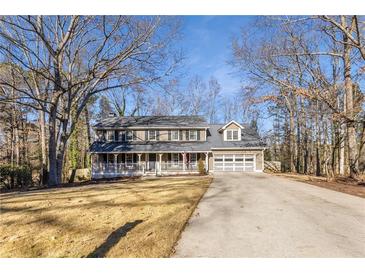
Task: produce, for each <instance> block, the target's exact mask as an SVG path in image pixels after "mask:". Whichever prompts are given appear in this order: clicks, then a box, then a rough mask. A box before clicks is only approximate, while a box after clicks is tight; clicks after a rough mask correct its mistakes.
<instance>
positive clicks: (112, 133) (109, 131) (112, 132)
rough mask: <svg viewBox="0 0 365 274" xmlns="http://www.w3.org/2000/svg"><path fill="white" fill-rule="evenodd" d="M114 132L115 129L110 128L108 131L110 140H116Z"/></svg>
mask: <svg viewBox="0 0 365 274" xmlns="http://www.w3.org/2000/svg"><path fill="white" fill-rule="evenodd" d="M114 134H115V131H114V130H108V131H107V140H108V141H109V142H111V141H114Z"/></svg>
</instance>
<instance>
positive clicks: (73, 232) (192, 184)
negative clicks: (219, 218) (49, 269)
mask: <svg viewBox="0 0 365 274" xmlns="http://www.w3.org/2000/svg"><path fill="white" fill-rule="evenodd" d="M210 181H211V178H209V177H198V176H196V177H175V178H168V177H165V178H156V179H153V178H151V179H145V180H135V181H129V182H118V183H112V184H110V183H109V184H108V183H103V184H96V185H88V186H81V187H70V188H60V189H50V190H42V191H34V192H27V193H11V194H2V195H0V198H1V207H0V210H1V211H0V217H1V221H0V257H167V256H169V255H170V253H171V251H172V248H173V246H174V244H175V243H176V241H177V240H178V238H179V235H180V233H181V230H182V229H183V228H184V225H185V223H186V222H187V220H188V218H189V217H190V215H191V214H192V212H193V210H194V209H195V207H196V205H197V203H198V201H199V200H200V198H201V197H202V195H203V194H204V193H205V191H206V189H207V187H208V186H209V183H210Z"/></svg>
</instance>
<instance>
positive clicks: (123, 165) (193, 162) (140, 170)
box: [91, 152, 208, 178]
mask: <svg viewBox="0 0 365 274" xmlns="http://www.w3.org/2000/svg"><path fill="white" fill-rule="evenodd" d="M200 159H201V160H203V161H204V166H205V170H206V171H207V172H208V152H168V153H166V152H163V153H156V152H151V153H150V152H148V153H135V152H133V153H132V152H131V153H93V154H91V175H92V177H93V178H112V177H121V176H141V175H170V174H171V175H173V174H192V173H198V172H199V170H198V161H199V160H200Z"/></svg>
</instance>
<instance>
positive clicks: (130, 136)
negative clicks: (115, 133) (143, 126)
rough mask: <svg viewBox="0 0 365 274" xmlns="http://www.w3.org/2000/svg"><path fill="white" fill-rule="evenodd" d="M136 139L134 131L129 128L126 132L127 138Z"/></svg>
mask: <svg viewBox="0 0 365 274" xmlns="http://www.w3.org/2000/svg"><path fill="white" fill-rule="evenodd" d="M133 139H134V132H133V131H132V130H128V131H127V134H126V140H127V141H132V140H133Z"/></svg>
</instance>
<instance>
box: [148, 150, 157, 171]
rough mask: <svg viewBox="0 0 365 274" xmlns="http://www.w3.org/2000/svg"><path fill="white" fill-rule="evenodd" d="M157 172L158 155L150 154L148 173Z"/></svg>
mask: <svg viewBox="0 0 365 274" xmlns="http://www.w3.org/2000/svg"><path fill="white" fill-rule="evenodd" d="M155 170H156V153H149V154H148V162H147V171H155Z"/></svg>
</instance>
